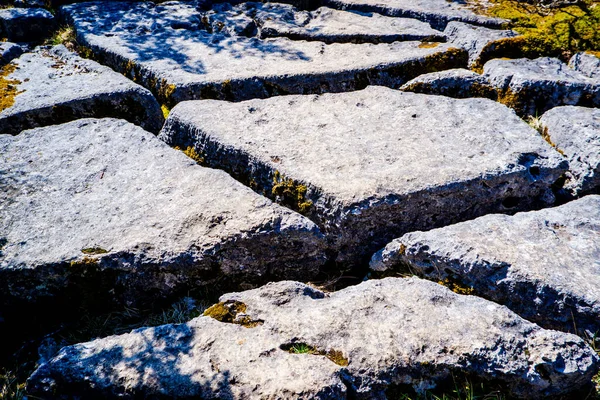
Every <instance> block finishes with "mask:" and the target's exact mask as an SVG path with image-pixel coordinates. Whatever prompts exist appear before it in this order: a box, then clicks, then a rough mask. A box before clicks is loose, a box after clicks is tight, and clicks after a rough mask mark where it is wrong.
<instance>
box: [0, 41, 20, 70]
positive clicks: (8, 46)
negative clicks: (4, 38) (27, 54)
mask: <svg viewBox="0 0 600 400" xmlns="http://www.w3.org/2000/svg"><path fill="white" fill-rule="evenodd" d="M21 54H23V47H22V46H20V45H18V44H16V43H11V42H0V66H2V65H5V64H8V63H9V62H11V61H12V60H13V59H15V58H17V57H19V56H20V55H21Z"/></svg>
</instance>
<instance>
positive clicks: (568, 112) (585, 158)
mask: <svg viewBox="0 0 600 400" xmlns="http://www.w3.org/2000/svg"><path fill="white" fill-rule="evenodd" d="M540 122H541V123H542V125H543V126H545V128H546V129H547V131H546V133H547V135H548V136H549V138H550V140H551V141H552V142H553V143H554V144H556V146H557V147H558V148H559V149H560V150H561V151H562V152H563V153H564V154H565V156H567V158H568V160H569V172H570V178H571V180H570V181H569V182H568V183H567V184H566V185H565V186H566V187H567V188H568V189H571V190H572V191H573V192H574V193H575V194H581V193H586V192H592V191H598V190H599V189H600V109H598V108H584V107H575V106H564V107H556V108H553V109H552V110H550V111H548V112H546V113H545V114H544V115H543V116H542V118H541V121H540Z"/></svg>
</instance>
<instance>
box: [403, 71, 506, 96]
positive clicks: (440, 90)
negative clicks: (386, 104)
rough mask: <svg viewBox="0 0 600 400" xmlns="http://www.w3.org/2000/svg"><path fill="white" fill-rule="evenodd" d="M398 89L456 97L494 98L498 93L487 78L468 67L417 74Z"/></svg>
mask: <svg viewBox="0 0 600 400" xmlns="http://www.w3.org/2000/svg"><path fill="white" fill-rule="evenodd" d="M400 90H404V91H407V92H414V93H424V94H435V95H442V96H449V97H454V98H458V99H464V98H469V97H486V98H488V99H492V100H496V98H497V97H498V93H496V90H495V89H494V88H493V87H491V86H490V84H489V83H488V81H487V79H485V78H484V77H483V76H481V75H479V74H477V73H475V72H473V71H469V70H468V69H449V70H447V71H440V72H432V73H430V74H424V75H419V76H418V77H416V78H415V79H412V80H410V81H408V82H406V83H405V84H404V85H402V86H401V87H400Z"/></svg>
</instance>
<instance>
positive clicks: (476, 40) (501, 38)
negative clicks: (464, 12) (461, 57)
mask: <svg viewBox="0 0 600 400" xmlns="http://www.w3.org/2000/svg"><path fill="white" fill-rule="evenodd" d="M444 34H445V35H446V37H447V38H448V42H450V43H452V44H454V45H456V46H458V47H461V48H464V49H465V50H467V51H468V52H469V66H470V67H472V68H481V67H483V65H484V64H485V62H486V61H488V60H490V59H492V58H500V57H503V56H505V55H507V54H508V53H510V52H511V51H512V52H515V50H516V48H517V47H518V42H517V43H516V44H515V45H511V42H510V41H509V40H507V39H512V38H515V37H517V36H518V33H516V32H514V31H512V30H499V29H489V28H485V27H482V26H474V25H471V24H465V23H462V22H450V23H449V24H448V26H446V29H445V30H444Z"/></svg>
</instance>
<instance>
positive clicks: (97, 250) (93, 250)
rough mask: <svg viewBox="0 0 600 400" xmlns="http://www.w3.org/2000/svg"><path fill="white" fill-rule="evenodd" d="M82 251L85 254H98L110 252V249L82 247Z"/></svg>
mask: <svg viewBox="0 0 600 400" xmlns="http://www.w3.org/2000/svg"><path fill="white" fill-rule="evenodd" d="M81 252H82V253H83V254H89V255H97V254H106V253H108V250H105V249H103V248H101V247H86V248H85V249H81Z"/></svg>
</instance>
